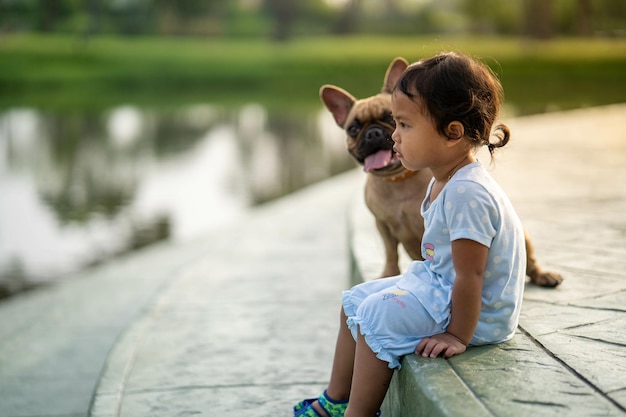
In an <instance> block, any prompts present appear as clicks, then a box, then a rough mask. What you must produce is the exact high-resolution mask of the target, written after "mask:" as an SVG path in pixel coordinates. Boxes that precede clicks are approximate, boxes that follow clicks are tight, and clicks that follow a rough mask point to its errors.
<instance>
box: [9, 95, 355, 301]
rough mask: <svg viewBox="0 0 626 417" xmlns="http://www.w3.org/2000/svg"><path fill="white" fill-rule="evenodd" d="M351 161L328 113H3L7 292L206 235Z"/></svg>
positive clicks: (209, 109)
mask: <svg viewBox="0 0 626 417" xmlns="http://www.w3.org/2000/svg"><path fill="white" fill-rule="evenodd" d="M353 166H354V165H353V163H352V161H351V160H350V158H349V157H348V156H347V154H346V152H345V149H344V139H343V135H342V133H341V132H340V130H339V129H338V128H337V127H336V126H335V125H334V122H333V120H332V118H331V117H330V116H328V115H327V112H325V111H323V110H322V109H320V110H319V111H318V112H315V113H313V114H302V115H293V114H284V113H276V114H274V113H269V112H268V111H267V110H266V109H265V108H263V107H261V106H259V105H254V104H250V105H246V106H244V107H243V108H241V109H239V110H236V111H226V110H224V109H222V108H218V107H213V106H209V105H202V106H193V107H189V108H184V109H179V110H176V111H167V112H166V111H161V112H157V111H151V110H145V109H139V108H136V107H132V106H122V107H118V108H115V109H111V110H110V111H107V112H102V113H88V112H87V113H56V112H44V111H37V110H34V109H11V110H9V111H6V112H4V113H0V296H2V295H6V294H10V293H12V292H14V291H18V290H21V289H23V288H24V287H27V286H29V285H32V284H34V283H38V282H42V281H49V280H54V279H59V278H61V277H63V276H65V275H67V274H70V273H72V272H75V271H77V270H79V269H81V268H84V267H86V266H88V265H91V264H95V263H97V262H101V261H102V260H105V259H107V258H110V257H112V256H115V255H118V254H121V253H125V252H127V251H129V250H133V249H136V248H139V247H142V246H145V245H148V244H150V243H153V242H155V241H159V240H163V239H170V240H188V239H192V238H194V237H197V236H200V235H202V234H206V233H208V232H209V231H210V230H211V229H212V228H214V227H216V226H218V225H221V224H224V223H226V222H229V221H232V220H234V219H236V218H237V217H238V216H239V215H241V213H243V212H245V210H246V209H247V208H248V207H250V206H251V205H254V204H259V203H262V202H264V201H267V200H269V199H272V198H276V197H278V196H280V195H283V194H285V193H288V192H290V191H293V190H295V189H297V188H300V187H302V186H304V185H306V184H310V183H312V182H315V181H319V180H321V179H323V178H326V177H329V176H331V175H334V174H336V173H339V172H341V171H344V170H346V169H348V168H351V167H353Z"/></svg>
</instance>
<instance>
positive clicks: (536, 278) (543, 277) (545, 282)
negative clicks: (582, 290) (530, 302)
mask: <svg viewBox="0 0 626 417" xmlns="http://www.w3.org/2000/svg"><path fill="white" fill-rule="evenodd" d="M530 282H532V283H533V284H535V285H539V286H540V287H548V288H554V287H556V286H557V285H559V284H561V283H562V282H563V276H562V275H561V274H558V273H556V272H552V271H541V272H539V273H537V274H534V275H533V276H531V277H530Z"/></svg>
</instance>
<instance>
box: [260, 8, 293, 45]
mask: <svg viewBox="0 0 626 417" xmlns="http://www.w3.org/2000/svg"><path fill="white" fill-rule="evenodd" d="M264 4H265V7H266V9H267V11H268V12H269V14H270V15H271V16H272V18H273V20H274V33H273V35H272V37H273V39H274V40H277V41H285V40H287V39H289V38H290V37H291V36H292V32H291V30H292V27H293V23H294V21H295V20H296V18H297V17H298V12H299V4H300V3H299V2H297V1H294V0H265V2H264Z"/></svg>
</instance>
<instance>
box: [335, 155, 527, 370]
mask: <svg viewBox="0 0 626 417" xmlns="http://www.w3.org/2000/svg"><path fill="white" fill-rule="evenodd" d="M433 184H434V180H432V181H431V183H430V185H429V187H428V191H427V193H426V198H425V199H424V202H423V203H422V206H421V213H422V216H423V217H424V222H425V229H426V230H425V232H424V236H423V238H422V257H423V258H424V259H425V260H424V261H414V262H413V263H411V265H410V266H409V268H408V270H407V272H406V273H404V274H402V275H399V276H396V277H391V278H384V279H378V280H373V281H369V282H365V283H363V284H360V285H357V286H355V287H353V288H352V289H350V290H348V291H344V293H343V306H344V311H345V313H346V315H347V316H348V322H347V324H348V326H349V327H350V329H351V331H352V334H353V336H354V337H355V339H356V335H357V331H360V332H361V334H363V335H364V337H365V340H366V342H367V343H368V345H369V346H370V348H371V349H372V350H373V351H374V352H375V353H376V354H377V356H378V358H379V359H381V360H384V361H386V362H389V367H390V368H398V367H399V366H400V362H399V359H400V357H401V356H403V355H406V354H409V353H412V352H414V351H415V349H416V347H417V345H418V344H419V342H420V341H421V340H422V339H423V338H425V337H428V336H432V335H434V334H438V333H443V332H445V330H446V328H447V326H448V324H449V323H450V309H451V300H452V287H453V285H454V280H455V278H456V272H455V270H454V265H453V263H452V241H453V240H457V239H471V240H474V241H476V242H479V243H481V244H482V245H485V246H487V247H488V248H489V253H488V257H487V265H486V268H485V272H484V275H483V290H482V307H481V313H480V317H479V319H478V326H477V328H476V331H475V333H474V336H473V338H472V340H471V343H470V344H471V345H484V344H491V343H501V342H504V341H506V340H509V339H511V338H512V337H513V335H514V334H515V329H516V328H517V324H518V321H519V314H520V310H521V306H522V297H523V291H524V283H525V279H526V273H525V271H526V249H525V240H524V230H523V227H522V225H521V222H520V220H519V218H518V216H517V214H516V212H515V210H514V209H513V206H512V204H511V202H510V201H509V199H508V197H507V196H506V194H505V193H504V191H503V190H502V189H501V188H500V186H499V185H498V184H497V183H496V182H495V180H494V179H493V178H492V177H491V175H490V174H489V173H488V172H487V170H486V169H485V168H484V167H483V166H482V164H481V163H480V162H478V161H477V162H474V163H471V164H468V165H466V166H464V167H462V168H461V169H459V171H457V172H456V173H455V174H454V176H453V177H452V178H451V179H450V180H449V181H448V183H447V184H446V185H445V186H444V188H443V190H442V191H441V193H440V194H439V195H438V196H437V198H436V199H435V200H434V201H433V202H430V194H431V191H432V186H433Z"/></svg>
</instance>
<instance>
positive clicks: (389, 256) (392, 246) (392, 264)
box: [376, 220, 400, 278]
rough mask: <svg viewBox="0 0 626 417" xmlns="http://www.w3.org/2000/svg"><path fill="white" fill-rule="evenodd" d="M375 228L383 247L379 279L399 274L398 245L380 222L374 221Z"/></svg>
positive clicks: (385, 226) (386, 227) (396, 240)
mask: <svg viewBox="0 0 626 417" xmlns="http://www.w3.org/2000/svg"><path fill="white" fill-rule="evenodd" d="M376 228H377V229H378V232H379V233H380V236H381V237H382V239H383V244H384V245H385V266H384V268H383V272H382V273H381V274H380V278H384V277H392V276H395V275H399V274H400V267H399V266H398V262H399V259H398V244H399V243H400V242H399V241H398V239H396V238H395V237H394V236H393V234H392V233H391V231H390V230H389V227H388V226H387V225H386V224H385V223H384V222H382V221H379V220H377V221H376Z"/></svg>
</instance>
